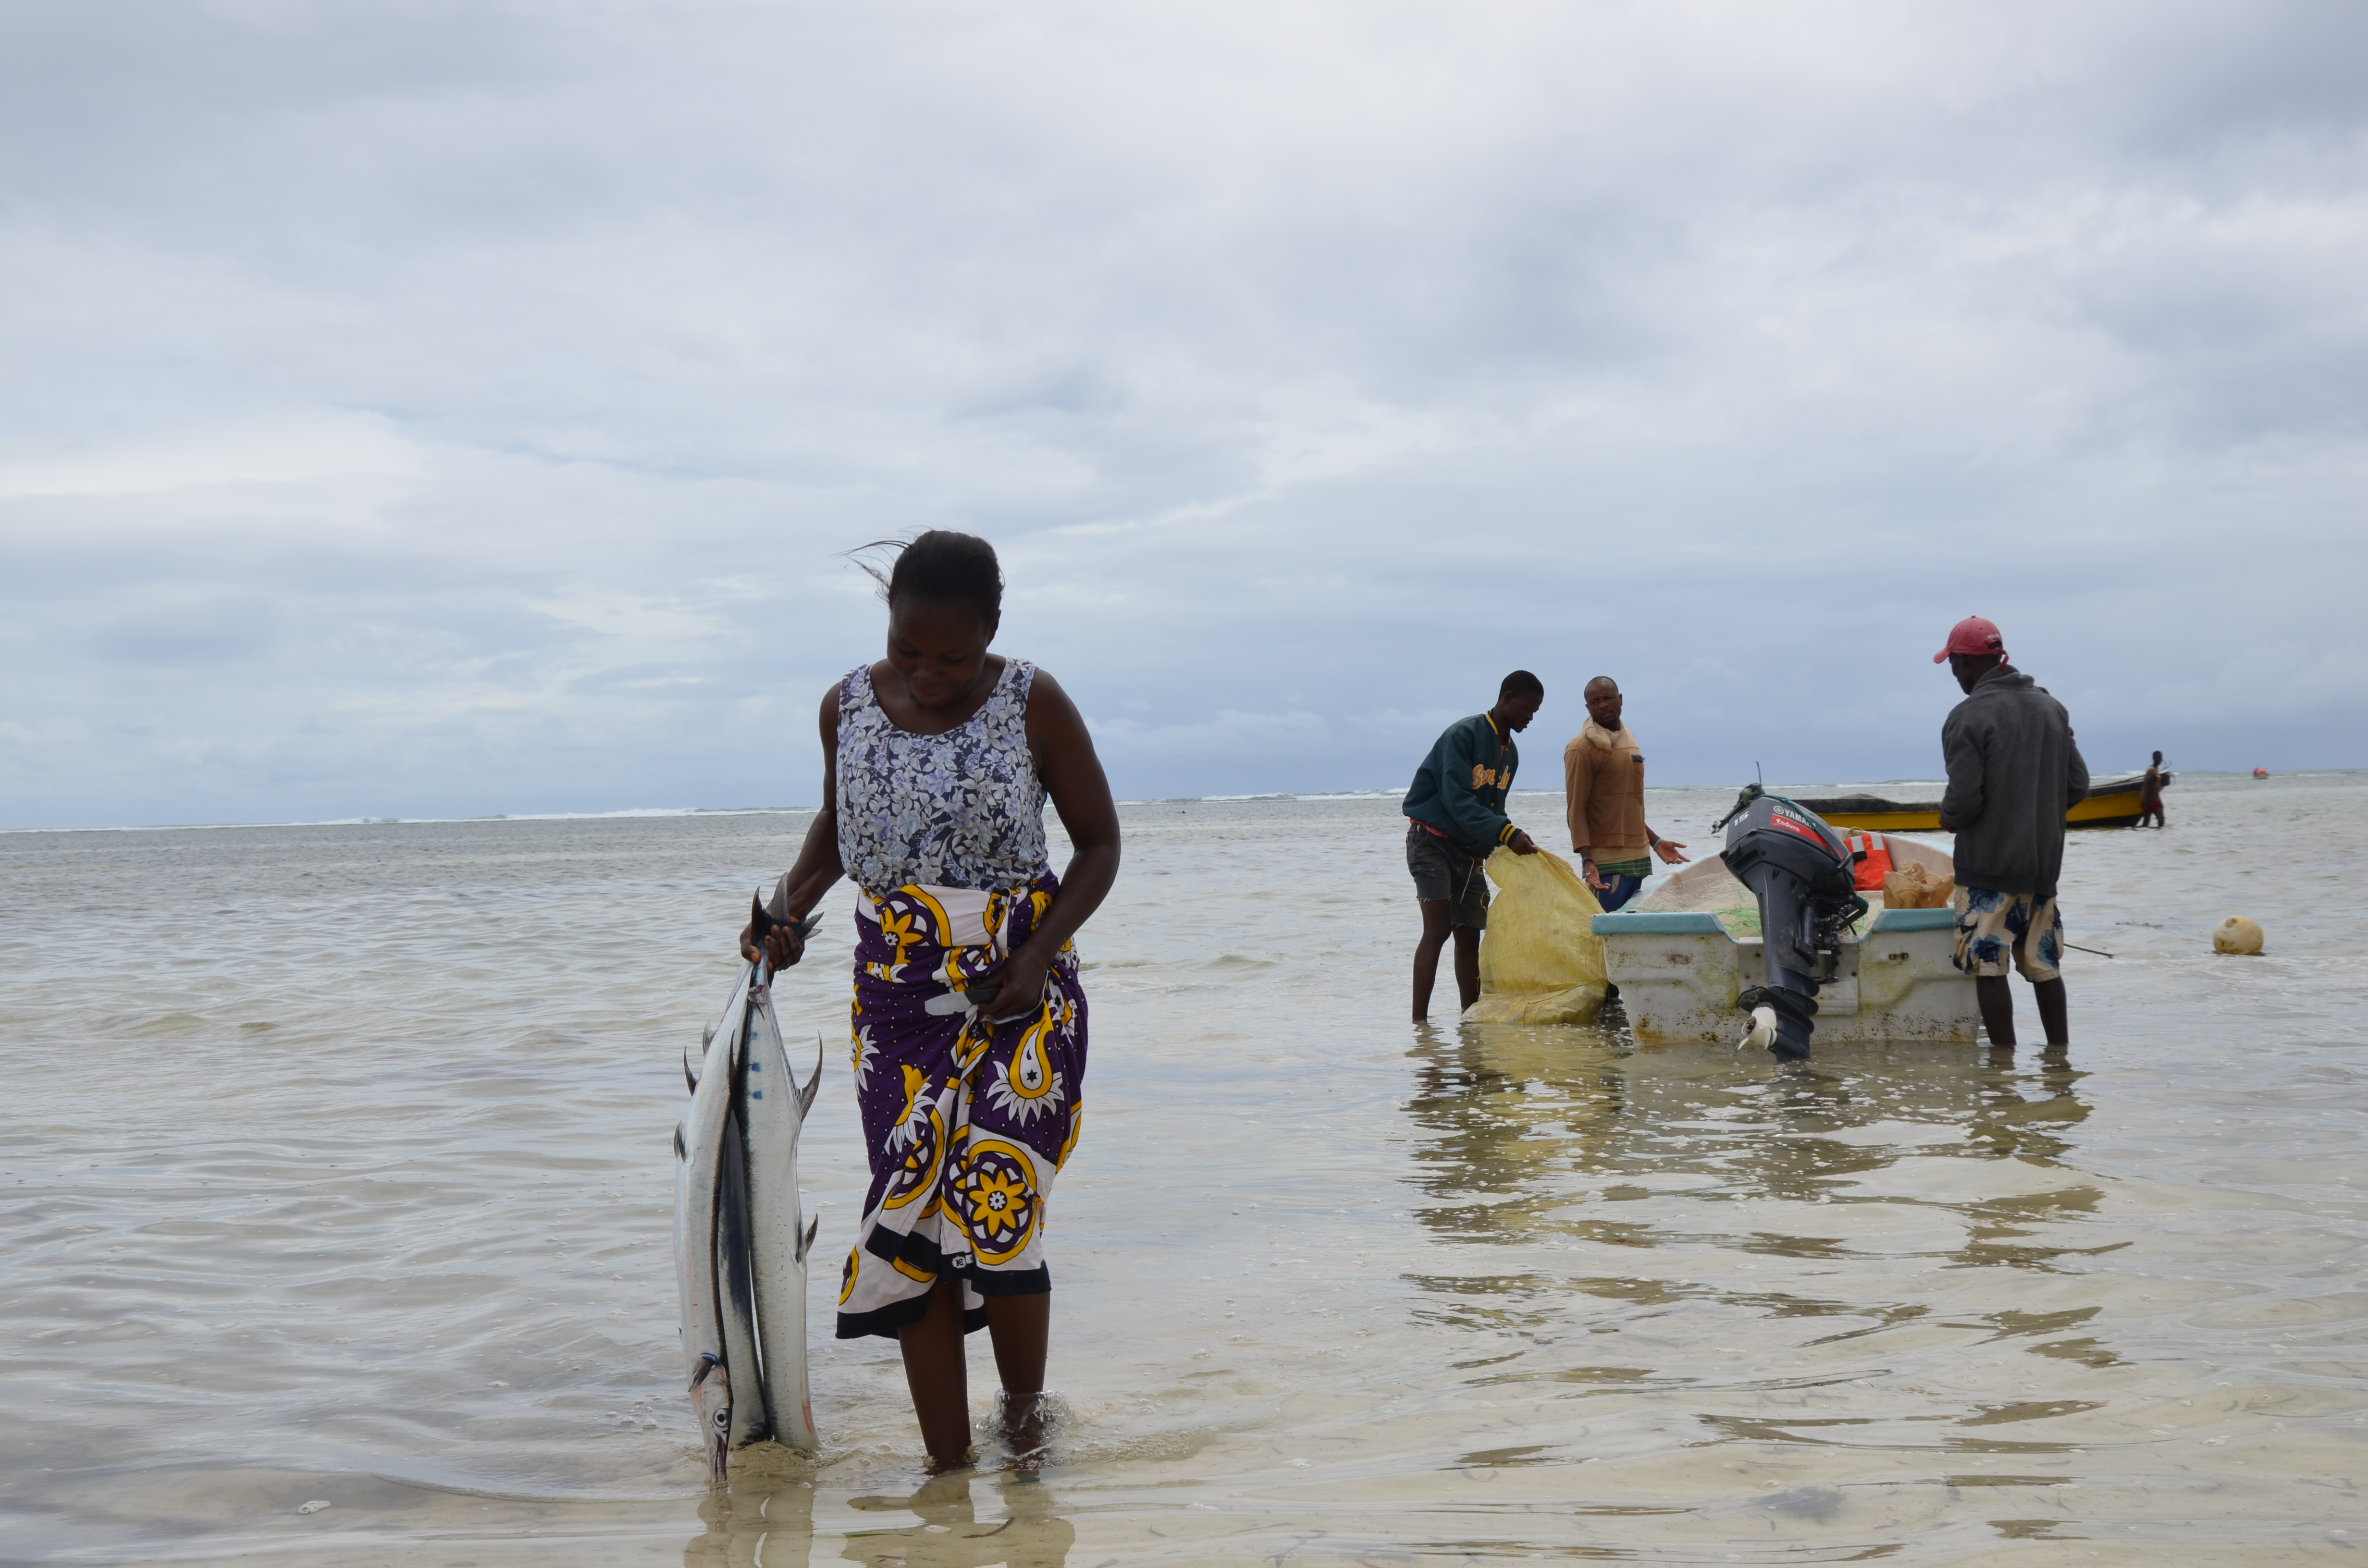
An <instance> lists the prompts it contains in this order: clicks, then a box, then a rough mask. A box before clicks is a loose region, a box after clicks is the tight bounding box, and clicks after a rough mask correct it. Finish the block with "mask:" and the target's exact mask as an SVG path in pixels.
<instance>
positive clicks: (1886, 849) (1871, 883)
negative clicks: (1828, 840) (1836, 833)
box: [1842, 833, 1891, 892]
mask: <svg viewBox="0 0 2368 1568" xmlns="http://www.w3.org/2000/svg"><path fill="white" fill-rule="evenodd" d="M1842 842H1843V843H1845V844H1847V845H1849V846H1850V853H1851V854H1853V855H1856V854H1857V853H1859V852H1860V851H1861V850H1864V851H1865V852H1866V858H1865V859H1863V860H1861V861H1859V862H1858V863H1857V864H1856V865H1855V866H1853V867H1852V868H1851V870H1850V886H1852V887H1854V888H1856V889H1858V890H1859V891H1860V892H1872V891H1873V890H1874V889H1876V888H1879V887H1881V886H1882V885H1883V878H1884V873H1885V872H1886V871H1889V870H1890V869H1891V846H1890V845H1889V844H1888V843H1887V842H1885V841H1884V836H1883V835H1881V834H1879V833H1852V834H1847V835H1844V836H1843V838H1842Z"/></svg>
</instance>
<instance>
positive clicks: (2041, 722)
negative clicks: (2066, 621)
mask: <svg viewBox="0 0 2368 1568" xmlns="http://www.w3.org/2000/svg"><path fill="white" fill-rule="evenodd" d="M1944 659H1945V660H1947V661H1948V664H1949V668H1950V671H1951V672H1952V674H1954V675H1955V676H1956V677H1957V684H1958V685H1959V686H1961V687H1964V690H1965V699H1964V701H1963V702H1960V703H1958V704H1957V705H1956V706H1955V707H1954V708H1952V709H1951V710H1949V717H1948V718H1947V719H1946V720H1945V721H1943V722H1942V723H1941V752H1942V754H1943V755H1944V756H1946V757H1947V759H1948V764H1949V788H1948V790H1946V792H1944V793H1943V794H1942V795H1941V826H1942V827H1944V828H1947V829H1948V830H1950V831H1951V832H1952V833H1954V834H1955V835H1957V844H1956V856H1955V858H1956V864H1957V892H1956V897H1955V898H1954V900H1953V901H1952V907H1953V908H1954V909H1955V910H1956V915H1957V956H1956V963H1957V968H1958V969H1959V970H1960V971H1964V972H1965V973H1967V974H1971V975H1972V976H1973V977H1974V994H1975V998H1976V999H1977V1000H1978V1001H1979V1002H1980V1004H1981V1009H1982V1027H1983V1028H1986V1029H1987V1030H1988V1031H1989V1037H1990V1043H1991V1044H1992V1045H2001V1046H2005V1047H2007V1048H2008V1049H2009V1050H2011V1049H2012V1048H2013V1046H2014V1042H2015V1041H2014V997H2013V996H2012V995H2011V994H2009V992H2008V990H2007V983H2006V976H2007V964H2008V960H2009V956H2011V959H2012V961H2013V964H2014V967H2015V968H2017V969H2020V970H2021V971H2022V977H2023V978H2024V979H2025V980H2028V981H2029V982H2031V989H2032V996H2033V997H2034V998H2035V999H2036V1000H2037V1001H2038V1003H2039V1021H2040V1023H2041V1025H2042V1026H2043V1027H2044V1028H2045V1029H2046V1030H2047V1043H2048V1044H2050V1045H2063V1044H2066V1043H2067V1042H2068V1041H2069V1040H2070V1039H2071V1029H2070V1026H2069V1024H2068V1022H2067V1020H2066V1005H2065V1000H2064V976H2063V973H2062V971H2060V970H2059V969H2058V968H2057V967H2056V966H2057V965H2058V964H2060V963H2061V962H2062V961H2063V958H2064V917H2063V916H2062V915H2060V914H2058V913H2057V912H2056V908H2055V879H2056V876H2057V874H2058V873H2059V872H2061V871H2062V870H2063V869H2064V813H2065V812H2066V811H2067V810H2069V809H2070V808H2071V807H2072V805H2073V804H2074V802H2076V801H2078V800H2079V799H2080V798H2081V797H2082V796H2084V795H2086V794H2087V793H2088V792H2089V765H2088V764H2087V763H2086V762H2084V761H2082V760H2081V757H2080V748H2079V746H2078V745H2077V744H2074V743H2073V740H2072V720H2071V716H2070V715H2069V714H2067V713H2066V712H2065V711H2064V704H2062V703H2061V702H2058V701H2056V700H2055V699H2054V698H2053V697H2050V696H2048V695H2047V688H2046V687H2043V686H2040V685H2038V684H2037V683H2036V682H2034V681H2032V678H2031V677H2030V676H2027V675H2024V674H2023V673H2022V672H2021V670H2018V669H2016V668H2015V667H2014V666H2013V665H2009V664H2008V663H2007V662H2006V641H2005V639H2004V638H2002V637H2001V636H1999V635H1998V628H1997V627H1996V626H1995V625H1993V624H1992V623H1990V622H1989V621H1987V620H1984V619H1982V618H1981V617H1980V616H1978V615H1969V616H1967V617H1966V618H1965V619H1963V620H1961V621H1959V622H1957V624H1956V625H1955V626H1953V627H1952V628H1951V629H1950V631H1949V645H1948V646H1947V647H1945V648H1943V649H1941V651H1940V652H1939V653H1935V654H1933V655H1932V662H1933V663H1934V664H1936V665H1937V664H1939V663H1941V661H1942V660H1944Z"/></svg>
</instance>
